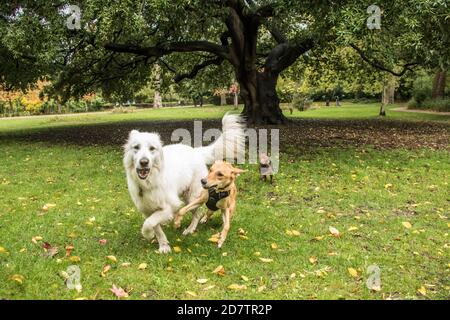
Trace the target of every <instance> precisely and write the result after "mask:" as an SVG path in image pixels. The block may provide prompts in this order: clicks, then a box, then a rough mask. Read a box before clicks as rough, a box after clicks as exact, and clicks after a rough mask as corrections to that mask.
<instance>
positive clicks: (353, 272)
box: [347, 268, 358, 278]
mask: <svg viewBox="0 0 450 320" xmlns="http://www.w3.org/2000/svg"><path fill="white" fill-rule="evenodd" d="M347 270H348V273H350V275H351V276H352V277H353V278H358V271H356V269H354V268H348V269H347Z"/></svg>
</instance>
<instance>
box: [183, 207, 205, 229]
mask: <svg viewBox="0 0 450 320" xmlns="http://www.w3.org/2000/svg"><path fill="white" fill-rule="evenodd" d="M202 216H203V214H202V210H199V209H195V210H192V221H191V224H190V225H189V227H187V228H186V230H184V231H183V235H184V236H186V235H188V234H192V233H194V232H195V230H197V225H198V222H199V221H200V219H201V218H202Z"/></svg>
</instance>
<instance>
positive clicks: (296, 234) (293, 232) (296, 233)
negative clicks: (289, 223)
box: [291, 230, 300, 237]
mask: <svg viewBox="0 0 450 320" xmlns="http://www.w3.org/2000/svg"><path fill="white" fill-rule="evenodd" d="M291 232H292V235H293V236H297V237H298V236H299V235H300V231H298V230H291Z"/></svg>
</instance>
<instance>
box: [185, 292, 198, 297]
mask: <svg viewBox="0 0 450 320" xmlns="http://www.w3.org/2000/svg"><path fill="white" fill-rule="evenodd" d="M186 294H188V295H190V296H192V297H196V296H197V294H196V293H195V292H194V291H186Z"/></svg>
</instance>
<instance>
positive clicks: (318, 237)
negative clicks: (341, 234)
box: [313, 236, 323, 241]
mask: <svg viewBox="0 0 450 320" xmlns="http://www.w3.org/2000/svg"><path fill="white" fill-rule="evenodd" d="M322 239H323V236H317V237H314V238H313V240H316V241H321V240H322Z"/></svg>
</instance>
